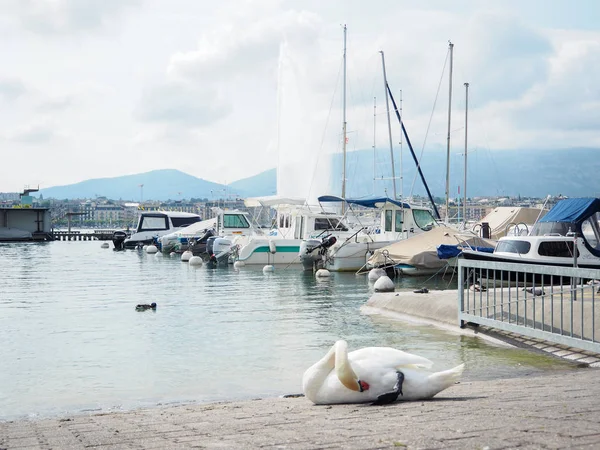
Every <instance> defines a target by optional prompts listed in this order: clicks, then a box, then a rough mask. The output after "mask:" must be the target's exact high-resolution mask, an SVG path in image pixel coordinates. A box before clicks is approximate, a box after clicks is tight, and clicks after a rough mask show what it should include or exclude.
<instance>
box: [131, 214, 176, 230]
mask: <svg viewBox="0 0 600 450" xmlns="http://www.w3.org/2000/svg"><path fill="white" fill-rule="evenodd" d="M168 229H169V219H168V217H167V216H165V215H163V214H160V215H156V216H147V215H142V216H141V217H140V223H139V225H138V229H137V230H138V231H158V230H168Z"/></svg>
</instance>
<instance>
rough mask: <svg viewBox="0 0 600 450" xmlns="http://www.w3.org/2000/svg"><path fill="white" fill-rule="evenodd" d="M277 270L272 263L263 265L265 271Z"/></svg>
mask: <svg viewBox="0 0 600 450" xmlns="http://www.w3.org/2000/svg"><path fill="white" fill-rule="evenodd" d="M272 272H275V267H273V266H272V265H271V264H267V265H266V266H265V267H263V273H272Z"/></svg>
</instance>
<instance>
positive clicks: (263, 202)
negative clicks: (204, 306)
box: [244, 195, 306, 208]
mask: <svg viewBox="0 0 600 450" xmlns="http://www.w3.org/2000/svg"><path fill="white" fill-rule="evenodd" d="M305 204H306V200H305V199H303V198H292V197H280V196H277V195H271V196H268V197H250V198H247V199H246V200H244V205H245V206H246V207H248V208H256V207H259V206H263V207H270V206H279V205H289V206H302V205H305Z"/></svg>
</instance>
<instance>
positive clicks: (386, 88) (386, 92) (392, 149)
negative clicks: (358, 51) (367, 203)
mask: <svg viewBox="0 0 600 450" xmlns="http://www.w3.org/2000/svg"><path fill="white" fill-rule="evenodd" d="M379 53H381V65H382V66H383V88H384V89H385V107H386V110H387V123H388V136H389V140H390V157H391V161H392V186H393V187H394V197H393V199H394V200H396V170H395V169H394V144H393V141H392V122H391V121H390V100H389V95H388V82H387V75H386V73H385V56H384V55H383V50H382V51H380V52H379Z"/></svg>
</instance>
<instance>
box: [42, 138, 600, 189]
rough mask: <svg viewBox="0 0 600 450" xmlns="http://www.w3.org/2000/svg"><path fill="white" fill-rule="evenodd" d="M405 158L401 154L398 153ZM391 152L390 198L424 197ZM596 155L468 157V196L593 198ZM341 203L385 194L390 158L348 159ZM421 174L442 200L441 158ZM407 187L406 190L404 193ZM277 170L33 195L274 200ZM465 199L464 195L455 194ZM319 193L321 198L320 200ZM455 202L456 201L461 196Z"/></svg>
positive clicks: (459, 168) (598, 182)
mask: <svg viewBox="0 0 600 450" xmlns="http://www.w3.org/2000/svg"><path fill="white" fill-rule="evenodd" d="M405 153H406V152H405ZM399 156H400V155H399V153H398V152H396V154H395V156H394V158H395V164H394V166H395V167H396V178H397V179H398V178H399V177H400V169H399V167H400V166H402V171H401V176H402V179H403V183H402V186H403V188H402V189H401V188H400V187H399V186H400V183H399V182H397V185H398V187H397V193H398V194H400V193H403V194H404V196H405V197H406V196H408V195H410V194H411V193H412V194H416V195H425V193H426V191H425V189H424V188H423V184H422V183H421V180H420V178H419V177H418V176H417V175H416V174H417V171H416V169H415V167H416V166H415V163H414V161H413V159H412V157H411V156H409V155H408V156H407V155H406V154H404V155H403V158H402V161H400V157H399ZM598 156H600V149H594V148H573V149H563V150H504V151H499V150H496V151H487V150H477V151H472V150H471V151H470V152H469V155H468V169H467V194H468V196H469V197H481V196H517V195H520V196H524V197H545V196H546V195H548V194H550V195H559V194H562V195H565V196H571V197H577V196H582V197H585V196H597V197H598V196H600V178H599V177H598V175H597V174H598V173H600V158H598ZM341 161H342V158H341V155H334V156H333V158H332V164H331V166H332V167H333V168H335V169H333V170H332V176H331V179H332V180H337V181H335V182H333V183H332V184H331V190H330V192H329V193H338V192H341ZM346 167H347V171H346V173H347V180H348V181H347V186H346V192H347V197H363V196H369V195H385V194H387V195H389V196H391V195H392V192H393V186H392V182H391V169H390V168H391V164H390V163H389V154H388V156H386V152H385V151H382V152H381V155H379V156H378V155H377V152H373V150H359V151H353V152H348V154H347V166H346ZM421 170H422V172H423V175H424V177H425V179H426V181H427V183H428V184H429V188H430V190H431V192H432V194H433V195H434V196H437V197H445V185H446V151H445V149H433V150H429V151H427V152H426V157H425V158H423V162H422V164H421ZM463 179H464V159H463V156H462V155H460V154H451V157H450V196H451V197H456V196H459V194H458V188H459V186H461V188H462V189H464V187H463V186H462V185H463ZM413 185H414V188H412V189H411V186H413ZM276 186H277V173H276V169H274V168H272V169H268V170H266V171H264V172H261V173H259V174H258V175H255V176H252V177H249V178H245V179H242V180H239V181H236V182H234V183H231V184H229V185H223V184H219V183H213V182H211V181H207V180H203V179H201V178H196V177H194V176H192V175H189V174H186V173H184V172H181V171H178V170H174V169H163V170H154V171H151V172H146V173H141V174H136V175H126V176H121V177H114V178H98V179H92V180H86V181H82V182H80V183H76V184H71V185H66V186H55V187H49V188H45V189H41V190H40V194H41V195H43V197H44V198H45V199H46V198H56V199H73V198H95V197H98V196H103V197H107V198H110V199H114V200H129V201H140V200H161V201H165V200H169V199H170V200H179V199H190V198H207V199H214V198H226V197H233V196H236V197H243V198H245V197H257V196H266V195H274V194H276V190H277V187H276ZM462 192H464V191H462ZM324 194H325V193H324ZM461 195H462V194H461Z"/></svg>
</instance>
